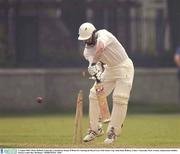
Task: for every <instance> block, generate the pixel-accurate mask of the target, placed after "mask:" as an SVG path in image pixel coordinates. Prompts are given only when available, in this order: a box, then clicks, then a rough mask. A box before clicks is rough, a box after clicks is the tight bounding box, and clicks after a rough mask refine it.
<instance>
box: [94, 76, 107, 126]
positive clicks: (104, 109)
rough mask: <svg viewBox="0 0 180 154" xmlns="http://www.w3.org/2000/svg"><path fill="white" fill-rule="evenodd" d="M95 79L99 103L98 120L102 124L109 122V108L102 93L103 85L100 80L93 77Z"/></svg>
mask: <svg viewBox="0 0 180 154" xmlns="http://www.w3.org/2000/svg"><path fill="white" fill-rule="evenodd" d="M94 77H95V78H96V85H95V89H96V95H97V99H98V103H99V108H100V114H101V115H100V119H101V121H102V122H103V123H107V122H109V121H110V112H109V106H108V102H107V97H106V94H105V92H104V87H103V84H102V82H101V81H100V80H98V79H97V77H96V75H95V76H94Z"/></svg>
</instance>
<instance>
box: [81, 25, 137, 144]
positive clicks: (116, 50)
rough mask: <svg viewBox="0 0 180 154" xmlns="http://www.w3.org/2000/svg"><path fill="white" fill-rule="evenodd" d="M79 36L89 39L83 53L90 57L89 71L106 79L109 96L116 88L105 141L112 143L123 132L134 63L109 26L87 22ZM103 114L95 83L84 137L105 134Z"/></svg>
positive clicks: (104, 80)
mask: <svg viewBox="0 0 180 154" xmlns="http://www.w3.org/2000/svg"><path fill="white" fill-rule="evenodd" d="M78 40H82V41H84V42H85V49H84V53H83V54H84V57H85V59H86V60H88V61H89V66H88V72H89V74H90V75H91V76H94V75H97V78H98V79H99V80H101V81H102V83H103V86H104V91H105V94H106V96H108V95H109V94H111V92H113V95H112V96H113V108H112V112H111V117H110V122H109V124H108V128H107V137H106V139H105V140H104V143H106V144H111V143H113V142H114V141H115V140H116V139H117V137H118V136H119V135H120V134H121V129H122V127H123V122H124V120H125V117H126V113H127V108H128V100H129V97H130V91H131V88H132V83H133V77H134V66H133V63H132V61H131V59H130V58H129V57H128V55H127V53H126V51H125V49H124V48H123V46H122V45H121V43H120V42H119V41H118V40H117V39H116V37H115V36H114V35H113V34H112V33H110V32H109V31H107V30H105V29H101V30H96V28H95V26H94V25H93V24H91V23H88V22H86V23H83V24H82V25H81V26H80V27H79V37H78ZM99 62H101V63H103V64H105V67H104V69H100V68H99V66H100V65H99ZM102 70H104V71H103V73H102ZM99 115H100V108H99V105H98V100H97V95H96V90H95V84H94V85H93V87H92V88H91V89H90V94H89V119H90V128H89V131H88V134H87V135H86V136H85V137H84V139H83V141H84V142H89V141H92V140H93V139H95V138H96V137H98V136H101V135H103V134H104V131H103V129H102V125H101V126H100V125H99Z"/></svg>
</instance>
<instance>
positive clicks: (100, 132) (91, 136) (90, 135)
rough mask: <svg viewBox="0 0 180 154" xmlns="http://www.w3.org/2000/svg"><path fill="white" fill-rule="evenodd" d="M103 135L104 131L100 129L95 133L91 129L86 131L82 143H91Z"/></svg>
mask: <svg viewBox="0 0 180 154" xmlns="http://www.w3.org/2000/svg"><path fill="white" fill-rule="evenodd" d="M103 134H104V131H103V129H102V128H99V129H98V130H97V132H95V131H94V130H92V129H89V130H88V134H87V135H86V136H85V137H84V139H83V141H84V142H89V141H92V140H94V139H95V138H96V137H99V136H102V135H103Z"/></svg>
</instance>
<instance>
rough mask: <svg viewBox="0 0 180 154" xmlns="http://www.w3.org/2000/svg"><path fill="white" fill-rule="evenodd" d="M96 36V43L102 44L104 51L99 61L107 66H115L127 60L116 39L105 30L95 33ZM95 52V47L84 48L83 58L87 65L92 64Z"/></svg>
mask: <svg viewBox="0 0 180 154" xmlns="http://www.w3.org/2000/svg"><path fill="white" fill-rule="evenodd" d="M96 33H97V35H98V38H97V43H96V44H98V41H101V42H103V43H104V51H103V53H102V55H101V57H100V61H101V62H103V63H105V64H107V66H110V67H112V66H117V65H119V64H120V63H122V62H123V61H125V60H126V59H127V58H128V55H127V53H126V51H125V49H124V48H123V46H122V45H121V43H120V42H119V41H118V40H117V39H116V37H115V36H114V35H113V34H112V33H110V32H108V31H107V30H105V29H102V30H99V31H97V32H96ZM95 52H96V45H94V46H88V45H86V46H85V49H84V57H85V59H86V60H88V61H89V63H90V64H91V63H92V60H93V57H94V55H95Z"/></svg>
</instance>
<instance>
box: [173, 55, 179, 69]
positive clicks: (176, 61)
mask: <svg viewBox="0 0 180 154" xmlns="http://www.w3.org/2000/svg"><path fill="white" fill-rule="evenodd" d="M174 61H175V63H176V65H177V67H179V68H180V54H175V55H174Z"/></svg>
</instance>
